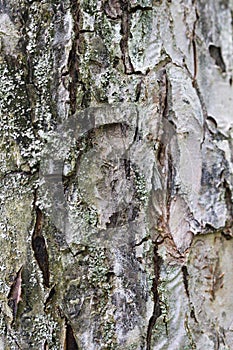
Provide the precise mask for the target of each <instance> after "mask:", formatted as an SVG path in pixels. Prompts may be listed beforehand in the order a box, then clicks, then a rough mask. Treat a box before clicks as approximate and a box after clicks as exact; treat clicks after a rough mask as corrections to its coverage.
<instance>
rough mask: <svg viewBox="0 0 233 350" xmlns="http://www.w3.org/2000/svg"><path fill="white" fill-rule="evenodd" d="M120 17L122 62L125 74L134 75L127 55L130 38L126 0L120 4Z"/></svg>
mask: <svg viewBox="0 0 233 350" xmlns="http://www.w3.org/2000/svg"><path fill="white" fill-rule="evenodd" d="M121 8H122V15H121V36H122V38H121V41H120V48H121V52H122V61H123V64H124V68H125V74H132V73H134V67H133V64H132V62H131V58H130V55H129V46H128V39H129V37H130V18H131V16H130V13H129V11H130V5H129V2H128V1H127V0H122V3H121Z"/></svg>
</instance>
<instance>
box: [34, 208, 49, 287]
mask: <svg viewBox="0 0 233 350" xmlns="http://www.w3.org/2000/svg"><path fill="white" fill-rule="evenodd" d="M42 226H43V213H42V211H41V210H40V209H39V208H38V207H36V223H35V227H34V231H33V235H32V249H33V251H34V255H35V259H36V261H37V263H38V265H39V268H40V270H41V272H42V275H43V282H44V285H45V286H46V287H47V288H49V278H50V273H49V257H48V252H47V248H46V243H45V239H44V237H43V235H42Z"/></svg>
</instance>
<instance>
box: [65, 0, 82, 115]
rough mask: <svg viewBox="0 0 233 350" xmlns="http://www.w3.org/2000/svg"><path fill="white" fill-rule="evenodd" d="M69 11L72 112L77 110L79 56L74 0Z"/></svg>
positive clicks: (77, 25)
mask: <svg viewBox="0 0 233 350" xmlns="http://www.w3.org/2000/svg"><path fill="white" fill-rule="evenodd" d="M71 13H72V16H73V23H74V24H73V25H74V27H73V32H74V38H73V43H72V48H71V51H70V53H69V57H68V74H69V76H70V82H69V86H68V90H69V95H70V110H71V113H72V114H74V113H75V112H76V110H77V87H78V82H79V57H78V43H79V34H80V30H79V17H80V10H79V6H78V3H77V2H76V1H75V0H71Z"/></svg>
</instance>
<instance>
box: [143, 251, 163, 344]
mask: <svg viewBox="0 0 233 350" xmlns="http://www.w3.org/2000/svg"><path fill="white" fill-rule="evenodd" d="M160 260H161V258H160V257H159V254H158V246H157V244H155V245H154V255H153V264H154V279H153V286H152V293H153V299H154V309H153V313H152V316H151V318H150V320H149V324H148V328H147V336H146V350H151V342H152V333H153V328H154V325H155V323H156V320H157V319H158V317H159V316H160V315H161V308H160V300H159V292H158V285H159V275H160V265H161V261H160Z"/></svg>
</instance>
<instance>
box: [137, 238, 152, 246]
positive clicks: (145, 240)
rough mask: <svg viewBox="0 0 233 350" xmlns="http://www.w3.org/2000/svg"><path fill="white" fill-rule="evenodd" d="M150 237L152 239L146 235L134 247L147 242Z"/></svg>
mask: <svg viewBox="0 0 233 350" xmlns="http://www.w3.org/2000/svg"><path fill="white" fill-rule="evenodd" d="M149 239H150V237H144V238H143V239H142V240H141V241H140V242H138V243H135V244H134V245H133V248H134V247H138V246H140V245H141V244H143V243H144V242H147V241H148V240H149Z"/></svg>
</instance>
